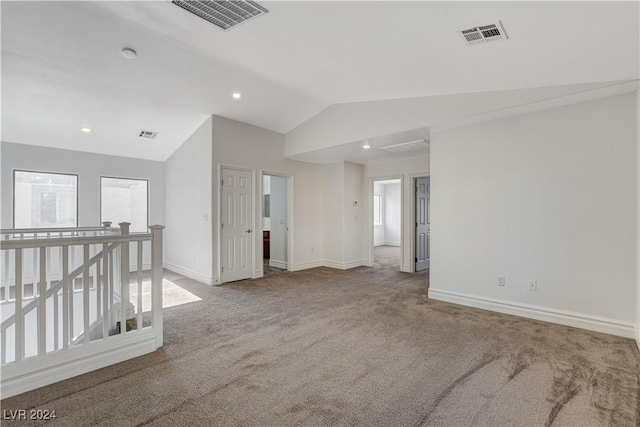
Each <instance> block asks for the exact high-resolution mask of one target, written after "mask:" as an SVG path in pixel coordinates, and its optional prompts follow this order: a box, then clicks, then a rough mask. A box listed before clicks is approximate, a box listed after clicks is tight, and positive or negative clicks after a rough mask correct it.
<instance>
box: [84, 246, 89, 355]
mask: <svg viewBox="0 0 640 427" xmlns="http://www.w3.org/2000/svg"><path fill="white" fill-rule="evenodd" d="M83 248H84V251H83V252H84V262H83V264H82V269H83V272H82V302H83V309H82V314H83V316H84V343H85V344H89V340H90V338H91V337H90V336H89V326H90V322H89V292H90V290H89V245H83Z"/></svg>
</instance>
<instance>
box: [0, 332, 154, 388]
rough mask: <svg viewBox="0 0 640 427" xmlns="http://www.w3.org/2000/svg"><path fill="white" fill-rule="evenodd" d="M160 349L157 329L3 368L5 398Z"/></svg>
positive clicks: (117, 337) (101, 341)
mask: <svg viewBox="0 0 640 427" xmlns="http://www.w3.org/2000/svg"><path fill="white" fill-rule="evenodd" d="M156 348H157V345H156V336H155V332H154V331H153V329H148V330H141V331H139V332H133V333H127V334H125V335H124V336H122V337H121V336H116V337H110V338H107V339H103V340H100V341H97V342H92V343H90V344H87V345H85V346H83V347H80V348H77V349H73V350H72V351H71V352H53V353H50V354H47V355H46V356H45V357H41V358H37V359H32V360H29V359H26V360H24V361H22V362H20V363H19V364H18V365H14V364H12V363H8V364H7V365H4V366H3V367H2V398H3V399H4V398H7V397H11V396H16V395H18V394H20V393H24V392H26V391H29V390H34V389H36V388H40V387H44V386H45V385H48V384H53V383H55V382H58V381H62V380H66V379H67V378H71V377H75V376H76V375H81V374H85V373H87V372H91V371H95V370H97V369H101V368H104V367H106V366H110V365H114V364H116V363H120V362H123V361H125V360H128V359H132V358H134V357H138V356H142V355H143V354H147V353H151V352H153V351H155V350H156Z"/></svg>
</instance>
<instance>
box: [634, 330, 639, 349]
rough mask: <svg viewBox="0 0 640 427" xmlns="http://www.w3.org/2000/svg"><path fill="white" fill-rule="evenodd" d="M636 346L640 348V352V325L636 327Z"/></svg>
mask: <svg viewBox="0 0 640 427" xmlns="http://www.w3.org/2000/svg"><path fill="white" fill-rule="evenodd" d="M635 338H636V345H637V346H638V351H640V325H636V337H635Z"/></svg>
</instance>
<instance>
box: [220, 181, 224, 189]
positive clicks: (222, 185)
mask: <svg viewBox="0 0 640 427" xmlns="http://www.w3.org/2000/svg"><path fill="white" fill-rule="evenodd" d="M220 187H224V179H223V180H221V181H220Z"/></svg>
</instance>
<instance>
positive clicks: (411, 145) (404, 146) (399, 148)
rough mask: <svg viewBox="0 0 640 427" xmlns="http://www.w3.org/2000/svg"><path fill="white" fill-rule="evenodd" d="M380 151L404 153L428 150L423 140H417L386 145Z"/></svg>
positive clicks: (427, 145)
mask: <svg viewBox="0 0 640 427" xmlns="http://www.w3.org/2000/svg"><path fill="white" fill-rule="evenodd" d="M380 149H381V150H384V151H387V152H389V153H406V152H408V151H419V150H427V149H429V143H428V142H427V141H425V140H424V139H418V140H416V141H409V142H402V143H400V144H393V145H387V146H384V147H380Z"/></svg>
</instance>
